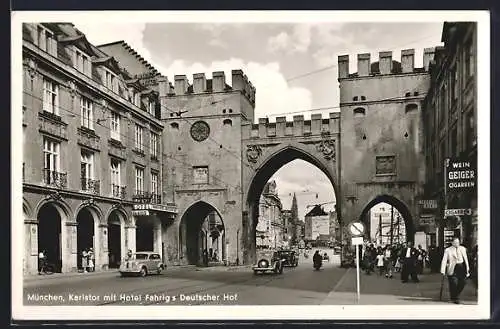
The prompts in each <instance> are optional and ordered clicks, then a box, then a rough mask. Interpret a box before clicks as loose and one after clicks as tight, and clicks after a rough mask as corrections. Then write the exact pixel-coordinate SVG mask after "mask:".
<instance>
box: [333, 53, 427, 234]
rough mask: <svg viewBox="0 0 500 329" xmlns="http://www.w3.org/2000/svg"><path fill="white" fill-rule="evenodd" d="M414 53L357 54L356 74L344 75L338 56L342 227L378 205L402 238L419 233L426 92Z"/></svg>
mask: <svg viewBox="0 0 500 329" xmlns="http://www.w3.org/2000/svg"><path fill="white" fill-rule="evenodd" d="M414 53H415V52H414V50H413V49H407V50H403V51H402V52H401V62H397V61H394V60H393V59H392V52H380V53H379V61H378V62H374V63H372V62H371V61H370V54H358V56H357V72H356V73H349V56H339V57H338V69H339V82H340V106H341V126H342V128H341V138H340V139H341V158H342V159H341V166H340V167H341V173H340V176H341V178H340V180H341V195H342V202H341V204H342V218H343V221H344V223H345V224H347V223H349V222H351V221H353V220H362V221H365V222H366V224H368V227H369V218H368V217H369V210H370V208H371V207H372V206H374V205H375V204H377V203H379V202H386V203H389V204H391V205H393V206H394V207H395V208H396V209H398V211H399V212H400V213H401V215H402V216H403V217H404V220H405V224H406V229H407V230H406V231H407V239H409V240H413V238H414V233H415V232H416V231H418V230H419V213H418V207H417V201H418V200H417V199H418V198H419V197H420V196H421V195H422V192H423V185H424V178H425V172H424V170H425V169H424V168H425V166H424V155H423V130H422V122H423V121H422V110H421V106H422V105H421V102H422V100H423V99H424V97H425V94H426V93H427V91H428V89H429V83H430V80H429V73H428V67H429V62H430V61H431V60H432V59H433V55H434V49H433V48H428V49H425V51H424V56H423V67H422V68H415V67H414Z"/></svg>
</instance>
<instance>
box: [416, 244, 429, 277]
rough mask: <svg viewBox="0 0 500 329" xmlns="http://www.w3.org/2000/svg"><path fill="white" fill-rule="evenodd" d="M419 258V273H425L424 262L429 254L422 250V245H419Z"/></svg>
mask: <svg viewBox="0 0 500 329" xmlns="http://www.w3.org/2000/svg"><path fill="white" fill-rule="evenodd" d="M417 250H418V256H417V273H418V274H423V273H424V261H425V258H426V257H427V252H426V251H425V250H424V249H423V248H422V245H420V244H419V245H418V249H417Z"/></svg>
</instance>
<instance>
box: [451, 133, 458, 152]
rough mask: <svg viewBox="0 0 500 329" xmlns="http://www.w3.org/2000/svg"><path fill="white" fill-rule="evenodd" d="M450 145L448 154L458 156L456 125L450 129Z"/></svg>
mask: <svg viewBox="0 0 500 329" xmlns="http://www.w3.org/2000/svg"><path fill="white" fill-rule="evenodd" d="M450 145H451V152H450V156H458V135H457V127H456V126H455V127H454V128H453V129H452V131H451V134H450Z"/></svg>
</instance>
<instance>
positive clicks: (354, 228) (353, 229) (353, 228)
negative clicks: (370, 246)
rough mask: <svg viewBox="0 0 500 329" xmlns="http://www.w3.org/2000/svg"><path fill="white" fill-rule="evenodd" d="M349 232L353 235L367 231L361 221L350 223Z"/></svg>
mask: <svg viewBox="0 0 500 329" xmlns="http://www.w3.org/2000/svg"><path fill="white" fill-rule="evenodd" d="M349 232H350V233H351V235H352V236H361V235H363V234H364V233H365V226H364V225H363V223H361V222H352V223H350V224H349Z"/></svg>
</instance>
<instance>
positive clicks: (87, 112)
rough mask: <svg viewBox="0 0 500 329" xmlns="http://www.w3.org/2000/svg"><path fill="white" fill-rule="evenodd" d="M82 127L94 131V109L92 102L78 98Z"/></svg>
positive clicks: (84, 98)
mask: <svg viewBox="0 0 500 329" xmlns="http://www.w3.org/2000/svg"><path fill="white" fill-rule="evenodd" d="M80 110H81V111H80V112H81V116H80V118H81V123H82V127H85V128H88V129H92V130H94V109H93V106H92V101H91V100H90V99H88V98H86V97H82V98H80Z"/></svg>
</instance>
